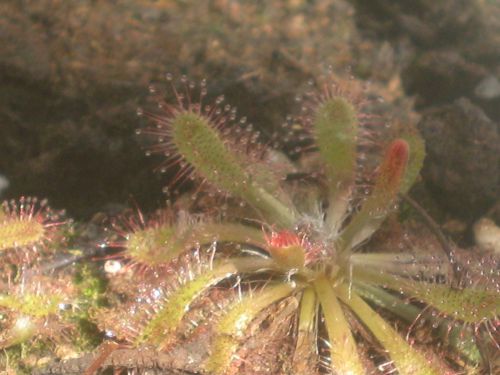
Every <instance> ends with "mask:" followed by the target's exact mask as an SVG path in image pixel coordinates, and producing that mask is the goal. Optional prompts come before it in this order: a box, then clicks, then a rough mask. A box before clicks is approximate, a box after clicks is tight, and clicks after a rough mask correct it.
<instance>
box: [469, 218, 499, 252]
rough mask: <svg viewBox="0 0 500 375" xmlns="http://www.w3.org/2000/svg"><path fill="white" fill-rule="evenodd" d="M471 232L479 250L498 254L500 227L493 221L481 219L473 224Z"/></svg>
mask: <svg viewBox="0 0 500 375" xmlns="http://www.w3.org/2000/svg"><path fill="white" fill-rule="evenodd" d="M473 230H474V238H475V240H476V244H477V245H478V246H479V247H480V248H481V249H483V250H485V251H493V252H494V253H496V254H500V227H499V226H497V225H496V224H495V222H494V221H493V220H491V219H488V218H485V217H483V218H481V219H479V220H478V221H477V222H476V223H475V224H474V227H473Z"/></svg>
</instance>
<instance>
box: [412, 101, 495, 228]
mask: <svg viewBox="0 0 500 375" xmlns="http://www.w3.org/2000/svg"><path fill="white" fill-rule="evenodd" d="M418 127H419V129H420V131H421V132H422V135H423V137H424V138H425V140H426V151H427V159H426V161H425V164H424V168H423V171H422V174H423V176H424V179H425V182H426V184H427V185H428V187H429V189H430V190H431V191H432V193H433V194H434V195H435V197H436V200H437V201H439V202H440V203H441V204H442V205H443V207H444V208H446V209H448V210H450V211H451V212H453V213H455V214H456V215H458V216H459V217H461V218H464V219H466V220H467V221H474V220H475V219H477V218H478V217H479V216H480V215H481V214H482V213H484V212H485V211H486V210H487V209H488V207H490V206H491V205H492V204H493V203H494V202H495V201H497V199H498V196H499V192H500V183H499V182H500V181H499V179H500V134H499V129H498V124H495V123H494V122H492V121H491V120H490V119H489V118H488V117H487V116H486V115H485V114H484V112H483V111H482V110H481V109H480V108H479V107H477V106H476V105H474V104H472V103H471V102H470V101H469V100H468V99H463V98H462V99H459V100H456V101H455V102H454V103H453V104H450V105H445V106H441V107H438V108H436V109H431V110H428V111H426V112H424V116H423V117H422V120H421V121H420V123H419V124H418Z"/></svg>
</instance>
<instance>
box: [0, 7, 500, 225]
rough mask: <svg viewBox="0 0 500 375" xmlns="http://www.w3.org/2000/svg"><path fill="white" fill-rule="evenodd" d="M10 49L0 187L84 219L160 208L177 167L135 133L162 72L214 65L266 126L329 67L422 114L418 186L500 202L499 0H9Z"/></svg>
mask: <svg viewBox="0 0 500 375" xmlns="http://www.w3.org/2000/svg"><path fill="white" fill-rule="evenodd" d="M0 46H1V54H0V189H1V190H0V197H1V198H2V199H5V198H15V197H18V196H19V195H36V196H39V197H46V198H49V201H50V202H51V205H52V206H54V207H57V208H66V209H67V211H68V212H69V214H70V215H71V216H73V217H75V218H77V219H87V218H89V217H91V216H92V215H93V214H95V213H96V212H99V211H109V210H113V209H118V208H120V207H122V206H124V205H126V204H129V203H130V201H134V202H137V204H138V205H139V206H140V207H142V208H144V209H145V210H148V209H152V208H154V207H158V206H159V205H160V204H161V202H162V200H164V195H163V194H162V187H163V186H164V185H166V183H167V180H168V176H161V175H158V174H155V173H154V172H153V169H154V167H155V166H156V165H157V164H158V163H159V161H158V160H151V159H148V158H146V157H145V156H144V140H142V139H141V138H140V137H139V138H138V137H137V136H136V135H135V132H134V129H136V128H137V127H140V125H141V121H144V120H140V119H138V118H137V116H136V110H137V107H138V106H142V105H143V103H144V102H145V101H146V97H147V95H148V90H147V87H148V85H149V84H150V83H151V82H153V83H155V82H164V81H165V80H164V75H165V73H167V72H171V73H173V74H174V76H179V75H180V74H187V75H188V76H189V77H190V78H192V79H193V80H195V81H196V80H200V79H202V78H207V79H208V82H209V92H210V94H211V95H212V96H216V95H219V94H225V96H226V98H227V102H229V103H231V104H233V105H235V106H237V107H238V112H239V113H240V114H242V115H245V116H247V117H248V118H249V121H251V122H252V123H254V124H255V126H256V127H257V128H259V129H260V130H261V131H262V132H263V133H264V136H266V134H267V135H269V134H271V133H273V132H274V131H275V130H276V129H278V128H279V125H280V124H281V123H282V122H283V119H284V118H285V116H286V115H287V114H289V113H297V112H298V111H297V109H296V108H295V106H297V103H296V102H295V101H294V97H295V95H297V94H300V93H303V92H304V90H305V89H306V86H307V81H308V80H309V79H310V78H311V77H315V76H317V75H319V74H321V73H322V72H324V71H325V66H327V65H331V66H332V67H333V70H334V71H335V72H336V74H338V75H339V76H345V75H348V74H352V75H354V76H355V77H357V78H359V79H362V80H369V81H370V82H371V90H373V91H375V92H376V93H377V94H379V95H381V96H382V97H384V98H385V103H384V106H386V107H387V109H388V112H389V113H391V114H392V115H393V116H396V117H398V116H399V117H401V118H404V119H405V120H408V121H415V122H418V127H419V129H420V131H421V132H422V134H423V135H424V137H425V138H426V141H427V154H428V157H427V160H426V165H425V168H424V171H423V179H424V180H423V183H420V184H419V185H418V186H417V188H416V189H415V190H414V192H413V194H414V195H417V196H418V197H420V200H421V202H423V204H424V205H425V206H426V208H427V209H429V210H431V211H434V212H433V213H434V215H435V216H437V217H438V219H439V220H440V221H441V222H446V221H453V220H458V222H459V223H462V224H463V225H462V226H460V225H459V227H460V228H461V229H460V230H461V231H466V230H467V228H468V227H469V226H470V224H471V223H473V222H474V221H475V220H477V219H478V218H480V217H481V216H483V215H492V216H495V215H497V214H495V209H494V207H495V204H497V202H498V200H499V189H500V184H499V179H500V177H499V171H500V135H499V124H500V2H499V1H492V0H490V1H487V0H442V1H431V0H411V1H410V0H404V1H390V0H351V1H347V0H334V1H332V0H316V1H314V0H309V1H307V0H288V1H286V0H275V1H254V0H253V1H250V0H248V1H244V0H239V1H236V0H233V1H230V0H213V1H208V0H202V1H166V0H163V1H162V0H157V1H153V0H142V1H132V0H121V1H118V0H117V1H98V0H95V1H90V0H88V1H84V0H82V1H66V0H32V1H23V0H17V1H8V0H7V1H6V0H4V1H2V2H1V3H0ZM160 85H161V83H160ZM7 185H8V187H7ZM496 218H497V220H498V217H496Z"/></svg>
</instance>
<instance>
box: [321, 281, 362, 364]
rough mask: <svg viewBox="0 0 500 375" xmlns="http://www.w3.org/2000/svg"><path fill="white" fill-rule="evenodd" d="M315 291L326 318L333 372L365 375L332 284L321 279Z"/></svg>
mask: <svg viewBox="0 0 500 375" xmlns="http://www.w3.org/2000/svg"><path fill="white" fill-rule="evenodd" d="M314 289H315V291H316V293H317V295H318V299H319V302H320V304H321V309H322V311H323V316H324V317H325V323H326V330H327V332H328V339H329V340H330V357H331V366H332V370H333V371H334V372H335V373H338V374H364V373H365V371H364V369H363V365H362V363H361V360H360V358H359V355H358V351H357V349H356V342H355V341H354V337H353V336H352V333H351V328H350V327H349V323H348V322H347V320H346V318H345V316H344V312H343V311H342V307H341V306H340V303H339V301H338V299H337V296H336V294H335V292H334V290H333V288H332V285H331V282H330V281H329V280H328V279H327V278H326V277H324V276H322V277H319V278H318V279H317V280H316V281H315V282H314Z"/></svg>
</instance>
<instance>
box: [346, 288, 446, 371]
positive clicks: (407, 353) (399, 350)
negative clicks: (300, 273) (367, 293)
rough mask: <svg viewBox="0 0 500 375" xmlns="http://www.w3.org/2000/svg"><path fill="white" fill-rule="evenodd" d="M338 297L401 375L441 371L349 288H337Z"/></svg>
mask: <svg viewBox="0 0 500 375" xmlns="http://www.w3.org/2000/svg"><path fill="white" fill-rule="evenodd" d="M337 290H338V295H339V297H340V298H341V299H342V301H343V302H344V303H346V304H347V305H348V306H349V307H350V308H351V309H352V310H353V311H354V313H355V314H356V315H357V316H358V317H359V319H360V320H361V321H362V322H363V323H364V324H365V325H366V326H367V328H368V329H369V330H370V331H371V333H372V334H373V335H374V336H375V337H376V338H377V340H378V341H379V342H380V343H381V344H382V346H383V347H384V348H385V349H386V350H387V352H388V353H389V355H390V357H391V359H392V360H393V361H394V364H395V366H396V368H397V370H398V371H399V374H401V375H438V374H439V373H440V371H439V370H438V369H437V368H436V367H434V366H432V365H431V364H430V361H429V360H428V359H427V358H425V357H424V356H423V355H422V354H420V353H419V352H418V351H416V350H415V349H413V348H412V347H411V346H410V345H409V344H408V343H407V342H406V341H405V340H404V339H403V338H402V337H401V336H400V335H399V333H398V332H397V331H396V330H395V329H394V328H392V327H391V326H390V325H389V324H388V323H387V322H386V321H385V320H384V319H383V318H382V317H381V316H380V315H378V314H377V313H376V312H375V311H374V310H373V309H372V308H371V307H370V306H369V305H368V304H367V303H366V302H365V301H363V299H362V298H361V297H360V296H359V295H358V294H357V293H356V292H352V291H351V293H349V290H348V287H347V286H346V285H342V286H340V287H338V288H337Z"/></svg>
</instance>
